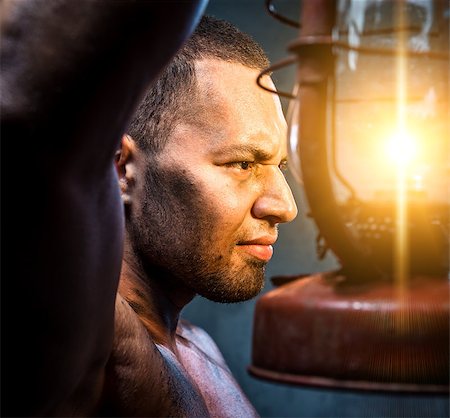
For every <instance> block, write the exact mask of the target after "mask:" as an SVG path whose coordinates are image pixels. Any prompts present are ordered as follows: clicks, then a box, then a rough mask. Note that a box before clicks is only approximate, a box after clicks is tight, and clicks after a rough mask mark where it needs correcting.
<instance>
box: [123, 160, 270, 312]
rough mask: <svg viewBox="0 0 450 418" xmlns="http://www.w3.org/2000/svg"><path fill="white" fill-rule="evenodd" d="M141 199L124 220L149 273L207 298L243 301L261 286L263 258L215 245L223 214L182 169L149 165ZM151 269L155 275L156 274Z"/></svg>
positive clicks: (230, 244)
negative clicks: (137, 210)
mask: <svg viewBox="0 0 450 418" xmlns="http://www.w3.org/2000/svg"><path fill="white" fill-rule="evenodd" d="M145 177H146V178H145V180H146V187H145V194H144V195H145V198H144V202H143V204H142V205H141V207H140V210H139V212H138V213H136V214H135V216H133V217H132V218H131V219H130V220H129V221H128V232H129V236H130V237H131V240H132V245H133V247H134V248H135V251H136V252H138V253H139V255H140V257H141V259H143V260H145V264H146V265H147V267H148V268H147V270H151V271H150V272H149V274H148V276H150V278H151V279H152V280H153V279H156V280H167V279H170V280H173V281H174V282H175V283H177V282H178V283H179V284H180V285H183V286H186V287H188V288H190V289H191V290H192V291H193V292H194V293H197V294H199V295H201V296H203V297H205V298H207V299H209V300H212V301H215V302H222V303H232V302H241V301H245V300H248V299H251V298H253V297H255V296H256V295H257V294H258V293H259V292H260V291H261V290H262V288H263V286H264V271H265V265H266V263H265V262H264V261H261V260H258V259H254V258H251V257H250V256H245V255H243V254H240V253H238V252H236V244H237V243H238V242H239V237H236V238H235V240H234V242H230V243H229V246H228V247H227V248H219V247H218V239H217V235H216V234H219V233H220V231H217V229H218V228H217V225H218V220H219V219H220V218H221V217H223V215H221V214H220V213H218V208H217V207H213V205H212V204H211V203H210V202H209V200H208V197H207V196H204V195H202V191H201V190H200V189H199V187H198V186H197V185H196V184H195V182H194V181H193V180H192V179H190V178H189V175H188V174H187V173H186V172H182V171H178V170H161V169H160V168H157V167H155V165H154V164H153V165H151V166H149V168H148V169H147V172H146V176H145ZM155 271H157V272H158V273H157V276H158V277H155Z"/></svg>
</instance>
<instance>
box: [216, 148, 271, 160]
mask: <svg viewBox="0 0 450 418" xmlns="http://www.w3.org/2000/svg"><path fill="white" fill-rule="evenodd" d="M214 154H216V155H222V154H225V155H232V156H233V157H240V156H242V158H248V157H249V156H250V155H251V156H252V157H253V158H254V159H255V160H257V161H266V160H270V159H271V158H273V155H272V153H270V152H268V151H266V150H264V149H262V148H260V147H257V146H255V145H248V144H237V145H227V146H224V147H222V148H219V149H217V150H215V151H214Z"/></svg>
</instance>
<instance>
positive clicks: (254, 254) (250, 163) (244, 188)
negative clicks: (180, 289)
mask: <svg viewBox="0 0 450 418" xmlns="http://www.w3.org/2000/svg"><path fill="white" fill-rule="evenodd" d="M196 71H197V80H198V89H199V94H198V97H197V98H196V100H195V102H194V103H193V104H192V105H193V106H194V109H195V112H193V113H195V115H196V116H195V117H192V118H189V120H183V121H182V122H180V123H178V125H177V126H176V127H175V130H174V132H173V134H172V135H171V137H170V138H169V139H168V143H167V145H166V146H165V148H164V149H163V151H162V152H161V153H160V154H158V156H157V157H152V158H151V159H150V161H149V160H148V159H147V160H146V165H145V168H143V171H144V174H143V176H144V177H145V182H142V181H141V183H142V184H144V185H145V187H141V188H139V187H138V189H137V190H138V195H137V197H138V199H137V201H136V200H135V201H134V202H135V203H134V204H133V210H132V213H133V215H132V216H131V218H130V222H131V228H129V231H131V235H132V240H133V242H134V243H135V245H136V243H137V248H139V251H140V254H141V256H142V257H144V259H145V264H146V265H147V266H151V268H156V270H157V271H159V272H160V273H161V272H164V273H165V274H167V273H169V275H170V276H171V278H172V279H173V280H175V283H176V284H179V285H183V286H185V287H187V288H188V289H191V290H192V291H193V292H195V293H198V294H200V295H202V296H204V297H206V298H208V299H210V300H214V301H218V302H237V301H243V300H247V299H249V298H252V297H254V296H256V295H257V294H258V293H259V291H260V290H261V289H262V287H263V284H264V268H265V265H266V263H267V262H268V261H269V259H270V258H271V255H272V247H271V245H272V244H273V243H274V242H275V240H276V238H277V224H278V223H281V222H288V221H291V220H292V219H293V218H294V217H295V216H296V214H297V208H296V205H295V202H294V199H293V197H292V194H291V191H290V189H289V186H288V185H287V183H286V180H285V178H284V175H283V173H282V171H281V170H282V168H283V165H285V163H286V140H285V138H286V123H285V120H284V117H283V114H282V111H281V107H280V103H279V100H278V98H277V97H276V96H275V95H271V94H269V93H267V92H265V91H264V90H262V89H261V88H259V87H258V86H257V85H256V82H255V80H256V77H257V74H258V71H257V70H253V69H249V68H247V67H245V66H243V65H241V64H235V63H227V62H225V61H220V60H212V59H209V60H202V61H199V62H197V64H196ZM265 82H266V83H270V84H271V81H270V79H269V78H267V79H266V80H265Z"/></svg>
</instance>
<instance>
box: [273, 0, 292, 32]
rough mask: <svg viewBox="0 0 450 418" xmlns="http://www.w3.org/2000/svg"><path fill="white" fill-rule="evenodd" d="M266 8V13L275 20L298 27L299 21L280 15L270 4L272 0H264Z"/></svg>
mask: <svg viewBox="0 0 450 418" xmlns="http://www.w3.org/2000/svg"><path fill="white" fill-rule="evenodd" d="M266 9H267V11H268V13H269V14H270V15H271V16H272V17H274V18H275V19H276V20H279V21H280V22H282V23H284V24H285V25H288V26H292V27H294V28H300V23H298V22H296V21H295V20H292V19H289V18H288V17H285V16H283V15H280V14H279V13H278V12H277V10H276V9H275V6H274V5H273V4H272V0H266Z"/></svg>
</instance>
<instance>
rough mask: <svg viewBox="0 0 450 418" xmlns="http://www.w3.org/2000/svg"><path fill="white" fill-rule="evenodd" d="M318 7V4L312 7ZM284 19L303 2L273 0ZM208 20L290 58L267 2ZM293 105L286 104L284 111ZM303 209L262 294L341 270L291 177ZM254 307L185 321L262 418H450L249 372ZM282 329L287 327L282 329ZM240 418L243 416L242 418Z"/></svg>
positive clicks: (219, 5)
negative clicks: (203, 335) (291, 277)
mask: <svg viewBox="0 0 450 418" xmlns="http://www.w3.org/2000/svg"><path fill="white" fill-rule="evenodd" d="M308 1H314V0H308ZM275 4H276V6H277V8H278V9H279V11H280V12H283V14H285V15H287V16H290V17H291V18H294V19H297V18H298V16H299V10H300V7H299V1H298V0H275ZM207 14H211V15H214V16H216V17H219V18H223V19H226V20H228V21H230V22H231V23H233V24H235V25H236V26H237V27H239V28H240V29H241V30H243V31H244V32H247V33H249V34H250V35H252V36H253V38H254V39H255V40H257V41H258V42H259V43H260V44H261V45H262V47H263V48H264V50H265V51H266V53H267V54H268V56H269V58H270V60H271V62H272V63H273V62H276V61H278V60H280V59H282V58H284V57H286V56H287V52H286V45H287V43H288V42H289V41H291V40H293V39H294V38H295V36H296V34H297V32H296V29H293V28H290V27H288V26H284V25H282V24H281V23H279V22H277V21H276V20H274V19H273V18H272V17H270V16H269V15H268V14H267V13H266V11H265V7H264V0H210V1H209V5H208V8H207ZM273 78H274V81H275V85H276V86H277V88H278V89H279V90H286V91H290V90H292V87H293V84H294V69H293V68H291V69H288V70H283V71H280V72H277V73H276V74H274V76H273ZM287 106H288V103H287V101H283V108H284V110H286V109H287ZM287 178H288V182H289V183H290V185H291V187H292V189H293V192H294V196H295V198H296V201H297V205H298V207H299V215H298V217H297V219H296V220H295V221H294V222H292V223H290V224H288V225H282V226H281V227H280V234H279V239H278V242H277V244H276V246H275V253H274V257H273V259H272V261H271V262H270V263H269V265H268V268H267V274H266V277H267V280H266V286H265V289H264V292H267V291H269V290H271V289H272V288H273V286H272V285H271V282H270V277H272V276H276V275H284V274H300V273H302V274H303V273H312V272H318V271H325V270H330V269H332V268H335V267H336V266H337V262H336V260H335V258H334V257H333V256H332V255H331V254H329V255H328V256H327V258H326V259H325V260H324V261H319V260H318V259H317V257H316V253H315V237H316V233H317V231H316V228H315V225H314V224H313V223H312V222H311V220H309V219H308V218H307V217H306V215H305V214H306V213H307V202H306V201H305V198H304V196H303V192H302V190H301V188H300V186H299V185H298V184H296V182H295V181H294V180H293V178H292V176H291V175H290V174H289V173H288V174H287ZM254 306H255V300H252V301H249V302H244V303H240V304H230V305H221V304H217V303H212V302H209V301H207V300H206V299H203V298H200V297H197V298H196V299H195V300H194V301H193V302H192V303H191V304H190V305H189V306H187V307H186V308H185V310H184V311H183V316H184V317H186V318H187V319H189V320H190V321H192V322H193V323H195V324H197V325H199V326H201V327H202V328H204V329H205V330H206V331H207V332H208V333H209V334H210V335H211V336H212V337H213V339H214V340H215V341H216V343H217V344H218V346H219V348H220V349H221V351H222V353H223V355H224V357H225V359H226V360H227V362H228V365H229V366H230V368H231V370H232V372H233V374H234V376H235V377H236V378H237V380H238V382H239V383H240V385H241V386H242V388H243V390H244V392H245V393H246V394H247V396H248V397H249V399H250V401H251V402H252V403H253V405H254V406H255V407H256V409H257V411H258V412H259V414H260V415H261V416H263V417H330V418H331V417H448V416H449V400H448V396H442V397H433V396H418V395H394V394H391V395H388V394H367V393H358V392H352V391H331V390H324V389H312V388H305V387H302V388H300V387H292V386H287V385H281V384H275V383H268V382H265V381H262V380H258V379H255V378H254V377H251V376H250V375H249V374H248V373H247V370H246V369H247V366H248V365H249V364H250V361H251V360H250V356H251V335H252V323H253V311H254ZM280 326H281V325H280ZM236 418H238V417H236Z"/></svg>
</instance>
